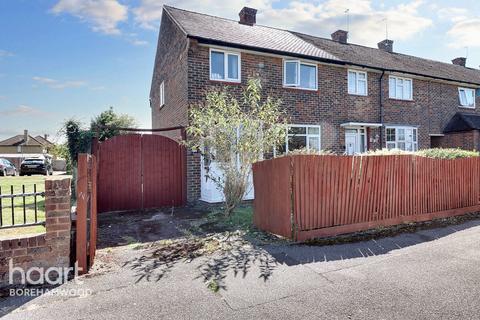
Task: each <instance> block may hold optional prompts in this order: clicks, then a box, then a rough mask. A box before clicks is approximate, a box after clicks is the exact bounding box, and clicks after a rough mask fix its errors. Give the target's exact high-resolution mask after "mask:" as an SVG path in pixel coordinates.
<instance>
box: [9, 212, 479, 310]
mask: <svg viewBox="0 0 480 320" xmlns="http://www.w3.org/2000/svg"><path fill="white" fill-rule="evenodd" d="M148 254H149V252H148V249H141V250H136V249H135V246H133V245H127V246H122V247H116V248H106V249H102V250H99V251H98V260H97V265H96V270H95V272H93V273H92V274H91V275H89V276H86V277H82V278H81V280H82V281H83V284H75V283H73V282H69V283H67V284H65V285H63V286H61V287H60V288H61V289H66V290H67V289H72V288H83V289H87V288H88V289H90V290H91V294H88V295H85V296H75V297H61V296H46V295H44V296H41V297H37V298H32V299H23V300H22V299H20V298H15V299H13V298H9V299H5V300H3V301H0V315H1V314H2V312H3V314H5V316H4V319H140V318H141V319H257V318H261V319H478V318H479V312H480V268H479V262H480V221H478V220H472V221H468V222H466V223H463V224H461V225H455V226H447V227H444V228H437V229H430V230H422V231H418V232H416V233H407V234H399V235H397V236H394V237H389V238H381V239H376V240H369V241H363V242H357V243H348V244H338V245H331V246H306V245H268V246H263V247H261V248H252V247H249V246H246V247H244V248H242V250H241V251H240V252H237V253H231V254H230V255H227V256H225V255H221V254H216V255H214V256H210V257H204V258H199V259H195V260H193V261H192V262H189V263H188V262H178V263H175V264H173V265H172V266H171V267H170V268H167V269H165V270H162V272H160V273H157V275H158V274H162V275H163V276H162V277H161V278H160V279H158V277H156V276H152V277H149V278H148V277H143V278H142V277H141V275H142V273H145V272H148V273H149V274H150V273H151V274H156V273H155V272H157V271H160V270H151V269H152V268H153V269H154V268H155V267H152V265H148V266H150V267H149V268H150V269H149V268H143V269H142V268H137V269H132V267H131V266H132V264H126V265H125V263H126V262H127V261H132V260H134V259H136V258H138V257H142V256H148ZM157 267H158V266H157ZM158 268H159V267H158ZM159 269H160V268H159ZM212 276H215V277H217V278H218V279H220V285H221V289H220V290H219V291H218V292H217V293H214V292H212V291H211V290H210V289H208V288H207V285H206V283H205V279H209V277H212ZM139 279H140V280H139ZM207 282H208V281H207Z"/></svg>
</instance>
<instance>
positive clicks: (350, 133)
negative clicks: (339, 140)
mask: <svg viewBox="0 0 480 320" xmlns="http://www.w3.org/2000/svg"><path fill="white" fill-rule="evenodd" d="M365 151H367V133H366V130H365V128H364V127H360V128H347V129H345V153H346V154H347V155H350V156H351V155H354V154H357V153H363V152H365Z"/></svg>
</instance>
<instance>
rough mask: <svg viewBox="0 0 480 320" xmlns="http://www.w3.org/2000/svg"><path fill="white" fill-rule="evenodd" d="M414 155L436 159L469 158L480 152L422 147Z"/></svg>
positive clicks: (476, 155)
mask: <svg viewBox="0 0 480 320" xmlns="http://www.w3.org/2000/svg"><path fill="white" fill-rule="evenodd" d="M415 154H416V155H419V156H422V157H427V158H436V159H457V158H469V157H478V156H480V153H479V152H478V151H470V150H462V149H455V148H445V149H443V148H433V149H424V150H420V151H417V152H416V153H415Z"/></svg>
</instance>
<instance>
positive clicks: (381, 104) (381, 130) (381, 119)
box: [379, 70, 385, 149]
mask: <svg viewBox="0 0 480 320" xmlns="http://www.w3.org/2000/svg"><path fill="white" fill-rule="evenodd" d="M384 75H385V70H382V75H381V76H380V81H379V82H380V90H379V91H380V123H381V124H382V126H381V127H380V149H383V132H384V131H385V130H384V128H383V86H382V84H383V76H384Z"/></svg>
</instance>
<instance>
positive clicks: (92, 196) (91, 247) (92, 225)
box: [88, 156, 97, 267]
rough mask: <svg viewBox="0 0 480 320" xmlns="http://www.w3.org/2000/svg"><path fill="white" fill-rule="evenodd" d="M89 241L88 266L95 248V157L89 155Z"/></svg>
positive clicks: (93, 257)
mask: <svg viewBox="0 0 480 320" xmlns="http://www.w3.org/2000/svg"><path fill="white" fill-rule="evenodd" d="M89 173H90V175H89V178H90V186H89V187H90V243H89V259H88V265H89V267H91V266H93V262H94V261H95V252H96V250H97V159H96V157H95V156H91V161H90V171H89Z"/></svg>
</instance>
